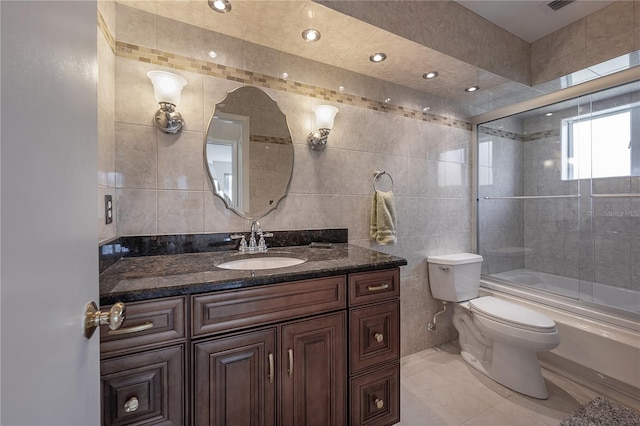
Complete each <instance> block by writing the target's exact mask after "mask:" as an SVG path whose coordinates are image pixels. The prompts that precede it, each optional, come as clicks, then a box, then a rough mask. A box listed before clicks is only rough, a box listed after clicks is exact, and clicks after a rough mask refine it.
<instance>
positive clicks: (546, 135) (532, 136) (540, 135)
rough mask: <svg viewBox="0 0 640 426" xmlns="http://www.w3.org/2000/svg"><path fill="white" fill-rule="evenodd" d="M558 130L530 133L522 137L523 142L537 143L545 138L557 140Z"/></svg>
mask: <svg viewBox="0 0 640 426" xmlns="http://www.w3.org/2000/svg"><path fill="white" fill-rule="evenodd" d="M559 137H560V129H552V130H545V131H544V132H537V133H531V134H530V135H524V140H525V142H530V141H537V140H540V139H546V138H559Z"/></svg>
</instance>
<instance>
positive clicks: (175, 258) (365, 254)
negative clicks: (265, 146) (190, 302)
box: [100, 243, 407, 306]
mask: <svg viewBox="0 0 640 426" xmlns="http://www.w3.org/2000/svg"><path fill="white" fill-rule="evenodd" d="M264 255H268V256H277V255H281V256H282V255H287V256H291V257H298V258H304V259H307V261H306V262H304V263H302V264H299V265H295V266H290V267H286V268H276V269H263V270H255V271H241V270H227V269H221V268H218V267H216V266H215V265H217V264H220V263H222V262H224V261H228V260H233V259H239V258H242V257H249V256H264ZM406 264H407V261H406V260H405V259H403V258H401V257H397V256H393V255H390V254H385V253H381V252H378V251H375V250H370V249H367V248H363V247H359V246H354V245H350V244H346V243H338V244H332V246H331V248H311V247H309V246H294V247H278V248H272V249H269V251H268V252H267V253H266V254H265V253H258V254H250V255H249V254H240V253H238V252H230V251H218V252H205V253H186V254H171V255H159V256H141V257H130V258H122V259H120V260H118V261H117V262H116V263H115V264H113V265H112V266H111V267H109V268H108V269H107V270H106V271H104V272H103V273H102V274H101V275H100V305H101V306H105V305H110V304H113V303H115V302H117V301H121V302H132V301H139V300H148V299H155V298H159V297H168V296H178V295H188V294H197V293H205V292H212V291H221V290H230V289H240V288H246V287H253V286H260V285H268V284H273V283H278V282H286V281H296V280H304V279H312V278H320V277H326V276H330V275H336V274H348V273H354V272H362V271H370V270H378V269H387V268H395V267H398V266H402V265H406Z"/></svg>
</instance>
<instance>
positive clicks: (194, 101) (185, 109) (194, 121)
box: [147, 68, 209, 132]
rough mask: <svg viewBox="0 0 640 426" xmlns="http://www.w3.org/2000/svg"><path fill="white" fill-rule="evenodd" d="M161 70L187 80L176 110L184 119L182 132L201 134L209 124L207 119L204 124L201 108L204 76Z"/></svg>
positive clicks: (173, 70)
mask: <svg viewBox="0 0 640 426" xmlns="http://www.w3.org/2000/svg"><path fill="white" fill-rule="evenodd" d="M161 69H162V70H163V71H169V72H172V73H174V74H177V75H179V76H181V77H183V78H184V79H185V80H187V85H186V86H184V88H183V89H182V96H181V97H180V105H178V106H177V107H176V110H177V111H179V112H180V114H182V118H184V121H185V125H184V130H188V131H194V132H203V131H204V129H205V127H206V125H207V124H208V122H209V120H208V118H207V120H206V121H207V123H206V124H205V115H204V108H203V102H204V97H203V93H204V92H203V86H204V76H202V75H200V74H196V73H193V72H186V71H180V70H175V69H170V68H161ZM147 80H148V79H147ZM152 87H153V85H152Z"/></svg>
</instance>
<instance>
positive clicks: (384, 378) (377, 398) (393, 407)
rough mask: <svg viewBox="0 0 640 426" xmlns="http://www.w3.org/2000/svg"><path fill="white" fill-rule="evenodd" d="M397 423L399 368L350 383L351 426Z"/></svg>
mask: <svg viewBox="0 0 640 426" xmlns="http://www.w3.org/2000/svg"><path fill="white" fill-rule="evenodd" d="M399 421H400V365H399V364H395V365H391V366H389V367H386V368H382V369H379V370H376V371H374V372H372V373H369V374H366V375H364V376H360V377H356V378H355V379H352V380H351V424H352V425H366V426H374V425H375V426H382V425H391V424H394V423H397V422H399Z"/></svg>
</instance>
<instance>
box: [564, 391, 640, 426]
mask: <svg viewBox="0 0 640 426" xmlns="http://www.w3.org/2000/svg"><path fill="white" fill-rule="evenodd" d="M609 425H611V426H640V414H638V413H636V412H635V411H633V410H631V409H629V408H627V407H625V406H623V405H621V404H618V403H617V402H614V401H610V400H608V399H606V398H602V397H597V398H596V399H594V400H593V401H591V402H589V403H587V404H584V405H582V406H580V408H578V409H577V410H576V411H574V412H573V414H570V415H569V416H568V417H567V418H565V419H564V420H563V421H562V422H561V423H560V426H609Z"/></svg>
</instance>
